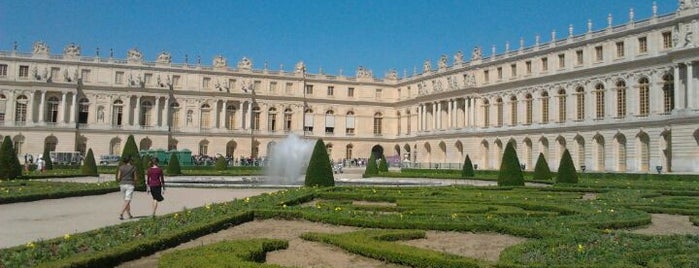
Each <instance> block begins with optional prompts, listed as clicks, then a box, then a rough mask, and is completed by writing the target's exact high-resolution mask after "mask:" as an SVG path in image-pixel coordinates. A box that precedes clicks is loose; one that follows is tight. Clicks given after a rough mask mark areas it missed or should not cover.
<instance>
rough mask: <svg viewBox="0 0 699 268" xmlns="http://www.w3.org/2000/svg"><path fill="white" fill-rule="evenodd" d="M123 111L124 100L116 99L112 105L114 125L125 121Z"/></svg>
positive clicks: (119, 124)
mask: <svg viewBox="0 0 699 268" xmlns="http://www.w3.org/2000/svg"><path fill="white" fill-rule="evenodd" d="M123 113H124V102H123V101H121V100H115V101H114V104H113V105H112V125H113V126H121V125H122V124H123V122H122V115H123Z"/></svg>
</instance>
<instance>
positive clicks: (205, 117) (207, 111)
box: [199, 103, 211, 129]
mask: <svg viewBox="0 0 699 268" xmlns="http://www.w3.org/2000/svg"><path fill="white" fill-rule="evenodd" d="M199 118H200V120H201V121H199V126H200V127H201V128H204V129H208V128H211V106H209V104H208V103H204V104H202V105H201V116H200V117H199Z"/></svg>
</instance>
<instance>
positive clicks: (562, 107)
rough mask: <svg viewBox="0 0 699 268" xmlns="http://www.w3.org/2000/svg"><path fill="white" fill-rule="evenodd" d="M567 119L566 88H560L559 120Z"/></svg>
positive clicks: (561, 121)
mask: <svg viewBox="0 0 699 268" xmlns="http://www.w3.org/2000/svg"><path fill="white" fill-rule="evenodd" d="M565 121H566V91H565V89H560V90H558V122H559V123H563V122H565Z"/></svg>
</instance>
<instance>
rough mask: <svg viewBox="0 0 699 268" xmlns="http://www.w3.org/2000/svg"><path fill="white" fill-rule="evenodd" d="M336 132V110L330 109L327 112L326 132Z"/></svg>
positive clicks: (330, 133)
mask: <svg viewBox="0 0 699 268" xmlns="http://www.w3.org/2000/svg"><path fill="white" fill-rule="evenodd" d="M334 133H335V112H333V110H328V111H326V112H325V134H326V135H332V134H334Z"/></svg>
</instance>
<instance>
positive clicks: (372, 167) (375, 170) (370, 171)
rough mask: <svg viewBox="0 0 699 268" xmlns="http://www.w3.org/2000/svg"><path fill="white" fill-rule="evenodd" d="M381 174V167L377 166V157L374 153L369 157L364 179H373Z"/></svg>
mask: <svg viewBox="0 0 699 268" xmlns="http://www.w3.org/2000/svg"><path fill="white" fill-rule="evenodd" d="M378 174H379V167H378V166H376V157H375V156H374V153H371V156H369V161H367V163H366V169H365V170H364V177H365V178H366V177H371V176H374V175H378Z"/></svg>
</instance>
